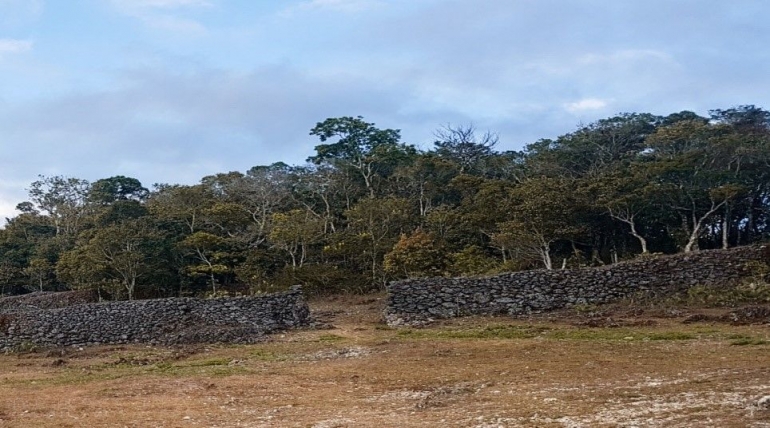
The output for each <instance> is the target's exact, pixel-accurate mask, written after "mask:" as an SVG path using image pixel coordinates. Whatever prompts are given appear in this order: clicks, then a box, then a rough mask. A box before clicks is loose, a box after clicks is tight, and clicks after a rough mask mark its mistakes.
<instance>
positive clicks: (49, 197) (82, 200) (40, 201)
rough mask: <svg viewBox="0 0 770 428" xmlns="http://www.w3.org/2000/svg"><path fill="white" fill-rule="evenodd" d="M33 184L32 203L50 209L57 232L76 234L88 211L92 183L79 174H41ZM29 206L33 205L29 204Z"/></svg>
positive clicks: (30, 189)
mask: <svg viewBox="0 0 770 428" xmlns="http://www.w3.org/2000/svg"><path fill="white" fill-rule="evenodd" d="M39 177H40V180H37V181H35V182H33V183H32V184H31V185H30V188H29V196H30V199H31V201H32V203H33V204H34V205H35V206H36V207H37V209H39V210H40V211H42V212H44V213H46V214H47V215H48V217H49V218H50V219H51V222H52V223H53V225H54V227H55V228H56V234H57V235H63V236H67V237H71V238H74V237H75V236H76V235H77V234H78V232H79V231H80V222H81V220H82V218H83V217H84V215H85V213H86V197H87V195H88V191H89V183H88V181H86V180H81V179H77V178H70V177H62V176H54V177H46V176H43V175H41V176H39ZM24 207H25V208H29V206H27V205H25V206H24Z"/></svg>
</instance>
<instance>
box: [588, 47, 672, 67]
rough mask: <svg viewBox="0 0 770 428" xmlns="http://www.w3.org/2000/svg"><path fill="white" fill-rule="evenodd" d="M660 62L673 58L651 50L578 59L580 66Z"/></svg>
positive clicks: (594, 54)
mask: <svg viewBox="0 0 770 428" xmlns="http://www.w3.org/2000/svg"><path fill="white" fill-rule="evenodd" d="M650 60H654V61H661V62H675V61H674V58H673V57H672V56H671V55H670V54H668V53H666V52H662V51H657V50H653V49H623V50H618V51H616V52H612V53H609V54H596V53H589V54H585V55H582V56H581V57H580V58H579V59H578V63H580V64H604V63H616V62H629V61H630V62H633V61H650Z"/></svg>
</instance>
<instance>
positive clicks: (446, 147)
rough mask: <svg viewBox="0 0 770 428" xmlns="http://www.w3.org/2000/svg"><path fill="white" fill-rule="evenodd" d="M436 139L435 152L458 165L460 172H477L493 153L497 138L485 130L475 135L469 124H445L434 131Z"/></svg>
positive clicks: (474, 129)
mask: <svg viewBox="0 0 770 428" xmlns="http://www.w3.org/2000/svg"><path fill="white" fill-rule="evenodd" d="M434 135H435V136H436V138H437V140H436V141H435V142H434V143H433V144H434V145H435V146H436V149H435V151H436V154H437V155H438V156H439V157H441V158H444V159H447V160H449V161H451V162H453V163H455V164H457V165H458V167H459V170H460V173H461V174H463V173H478V172H479V171H480V169H481V167H482V164H483V163H484V161H485V160H486V159H487V158H489V157H491V156H492V154H493V153H494V148H495V145H497V142H498V140H499V137H498V135H497V134H494V133H492V132H490V131H486V132H485V133H484V134H483V135H481V137H478V136H476V128H475V127H474V126H473V125H472V124H471V125H465V126H463V125H460V126H452V125H451V124H447V125H444V126H442V127H441V128H439V129H438V130H437V131H435V132H434Z"/></svg>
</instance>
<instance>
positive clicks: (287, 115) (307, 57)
mask: <svg viewBox="0 0 770 428" xmlns="http://www.w3.org/2000/svg"><path fill="white" fill-rule="evenodd" d="M768 22H770V2H767V1H765V0H755V1H752V0H731V1H724V0H719V1H714V0H579V1H578V0H0V219H3V218H5V217H12V216H15V215H17V214H18V213H17V212H16V211H15V210H14V207H15V206H16V204H17V203H19V202H22V201H24V200H26V197H27V190H26V189H28V188H29V185H30V183H31V182H33V181H35V180H36V179H37V177H38V175H44V176H54V175H62V176H67V177H77V178H81V179H86V180H89V181H95V180H98V179H100V178H107V177H112V176H115V175H125V176H130V177H134V178H137V179H139V180H140V181H141V182H142V183H143V184H144V185H145V186H148V187H149V186H151V185H152V184H153V183H181V184H194V183H196V182H198V181H199V180H200V179H201V178H202V177H204V176H206V175H211V174H216V173H219V172H227V171H246V170H248V169H249V168H250V167H252V166H255V165H265V164H270V163H273V162H277V161H283V162H286V163H288V164H302V163H304V161H305V159H306V158H307V157H308V156H311V155H313V154H314V150H313V148H314V146H315V145H317V144H319V141H318V140H317V139H315V137H312V136H310V135H308V134H309V130H310V129H311V128H313V126H315V124H316V123H317V122H321V121H323V120H324V119H326V118H329V117H340V116H359V115H360V116H363V117H364V119H365V120H366V121H368V122H374V123H375V124H376V126H377V127H380V128H394V129H400V130H401V135H402V138H403V141H404V142H406V143H410V144H414V145H416V146H418V147H420V148H422V149H429V148H431V147H432V143H433V140H434V137H433V134H434V132H435V130H436V129H438V128H440V127H441V126H442V125H446V124H453V125H467V124H473V125H474V126H475V127H476V128H477V129H479V130H482V131H483V130H490V131H492V132H496V133H498V134H499V136H500V142H499V144H498V146H497V149H498V150H519V149H521V148H523V147H524V146H525V145H527V144H530V143H533V142H535V141H537V140H538V139H540V138H554V137H556V136H558V135H562V134H565V133H567V132H571V131H573V130H575V129H576V128H577V127H578V126H579V125H580V124H588V123H591V122H594V121H596V120H599V119H602V118H606V117H610V116H613V115H615V114H617V113H622V112H649V113H654V114H661V115H664V114H669V113H673V112H678V111H681V110H691V111H695V112H696V113H699V114H702V115H707V114H708V111H709V110H710V109H717V108H722V109H724V108H730V107H734V106H738V105H746V104H754V105H757V106H759V107H763V108H766V109H767V108H770V102H768V99H769V98H770V79H768V76H770V49H768V48H767V44H768V42H770V25H768V24H767V23H768ZM1 223H2V221H1V220H0V224H1Z"/></svg>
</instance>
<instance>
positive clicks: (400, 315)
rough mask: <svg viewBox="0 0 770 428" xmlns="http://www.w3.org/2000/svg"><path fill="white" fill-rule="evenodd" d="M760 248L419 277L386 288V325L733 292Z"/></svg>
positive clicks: (760, 256)
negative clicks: (709, 289)
mask: <svg viewBox="0 0 770 428" xmlns="http://www.w3.org/2000/svg"><path fill="white" fill-rule="evenodd" d="M767 254H768V249H767V248H766V247H765V246H747V247H737V248H732V249H728V250H708V251H699V252H695V253H687V254H677V255H672V256H660V257H647V258H641V259H637V260H632V261H627V262H622V263H618V264H614V265H610V266H602V267H596V268H581V269H569V270H555V271H553V270H551V271H549V270H534V271H524V272H514V273H506V274H501V275H495V276H486V277H472V278H424V279H409V280H404V281H397V282H393V283H391V284H389V285H388V304H387V308H386V310H385V317H386V320H387V322H388V323H389V324H390V325H399V324H414V323H420V322H424V321H426V320H430V319H437V318H452V317H458V316H463V315H496V314H507V315H519V314H527V313H534V312H543V311H549V310H554V309H560V308H565V307H569V306H574V305H577V304H600V303H607V302H611V301H615V300H618V299H621V298H623V297H627V296H631V295H634V294H637V293H648V294H650V293H651V294H665V293H671V292H674V291H680V290H682V289H687V288H689V287H692V286H695V285H705V286H725V287H728V286H734V285H737V284H738V283H739V282H740V281H741V280H743V279H744V278H746V277H748V276H750V275H752V269H751V263H749V262H761V263H767V262H768V260H767Z"/></svg>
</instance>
